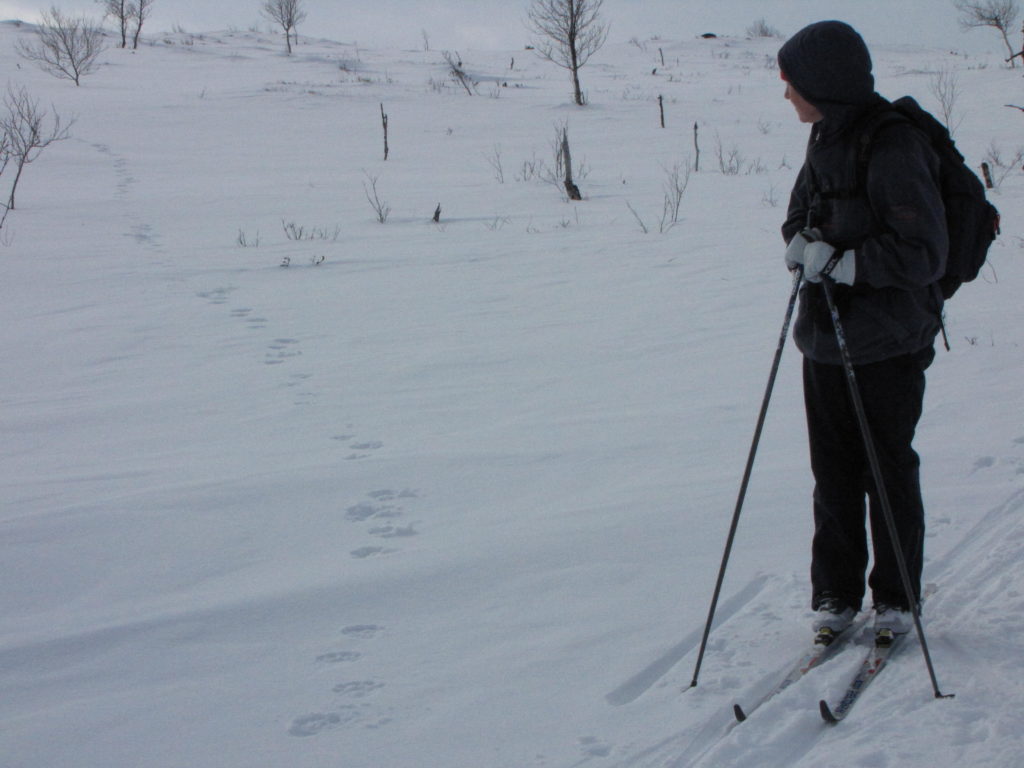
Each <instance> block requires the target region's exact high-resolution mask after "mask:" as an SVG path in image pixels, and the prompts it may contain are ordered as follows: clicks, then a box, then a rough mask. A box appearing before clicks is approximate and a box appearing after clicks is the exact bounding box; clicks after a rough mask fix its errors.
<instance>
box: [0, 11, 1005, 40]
mask: <svg viewBox="0 0 1024 768" xmlns="http://www.w3.org/2000/svg"><path fill="white" fill-rule="evenodd" d="M53 4H54V2H53V1H51V0H45V1H42V0H41V1H39V2H36V1H33V0H0V19H23V20H25V21H35V20H37V19H38V17H39V12H40V11H41V10H44V9H46V8H49V7H50V6H51V5H53ZM55 4H56V5H57V7H58V8H60V9H61V10H62V11H63V12H65V13H76V14H79V13H84V14H90V15H97V14H98V12H99V3H98V2H96V0H55ZM261 4H262V3H261V2H260V0H156V2H155V4H154V6H153V15H152V17H151V18H150V20H149V22H148V27H149V30H148V31H149V32H150V33H151V34H152V33H161V32H166V31H170V30H172V29H174V28H176V27H181V28H183V29H185V30H187V31H189V32H212V31H215V30H223V29H228V28H235V29H248V28H250V27H252V26H254V25H257V26H259V27H261V28H265V27H267V25H268V22H267V21H266V20H265V19H263V18H262V17H261V15H260V12H259V9H260V6H261ZM368 5H370V6H371V8H369V9H368V8H367V6H368ZM528 5H529V2H528V0H433V1H432V2H430V3H424V2H423V0H374V2H373V3H367V2H366V0H306V3H305V7H306V12H307V18H306V21H305V23H304V25H303V26H302V28H301V33H302V34H305V35H314V36H317V37H326V38H330V39H333V40H338V41H342V42H354V43H359V44H360V45H363V46H369V47H401V48H418V49H422V48H423V47H424V45H425V41H426V42H427V43H429V46H430V47H431V48H433V49H446V48H448V49H451V48H456V49H516V48H520V47H522V46H523V45H525V44H527V43H529V37H530V36H529V33H528V32H527V30H526V26H525V23H524V22H525V17H526V9H527V7H528ZM425 6H426V7H425ZM602 15H603V16H604V17H605V18H606V20H607V21H609V22H610V23H611V39H612V40H615V41H619V42H627V41H629V40H630V39H631V38H633V37H637V38H639V39H647V38H650V37H653V36H655V35H659V34H660V35H662V36H665V37H671V38H679V37H686V36H689V35H691V34H692V35H698V34H701V33H703V32H717V33H720V34H732V35H736V34H742V33H743V31H744V30H745V29H746V27H747V26H749V25H750V24H751V23H752V22H754V21H755V20H756V19H758V18H761V17H764V18H765V19H766V20H767V21H768V23H769V24H770V25H772V26H773V27H776V28H777V29H779V30H780V31H781V32H783V33H785V34H791V33H793V32H795V31H796V30H797V29H799V28H800V27H801V26H803V25H804V24H807V23H809V22H811V21H817V20H820V19H823V18H840V19H843V20H845V21H848V22H850V23H851V24H853V25H854V26H855V27H858V28H859V29H861V31H862V32H863V33H864V34H865V37H866V38H867V40H868V42H869V44H871V43H875V44H900V43H913V44H919V45H925V46H939V47H950V46H955V47H957V48H959V49H966V50H970V51H977V52H980V51H981V50H984V49H993V50H994V49H995V48H996V47H997V45H998V38H997V37H996V34H995V32H994V31H991V30H985V31H973V32H969V33H965V32H963V31H962V30H960V28H959V26H958V24H957V20H956V12H955V11H954V9H953V7H952V2H951V0H858V2H856V3H853V2H850V0H788V1H787V2H784V3H783V2H779V3H771V2H765V0H720V1H719V2H716V3H684V2H682V0H605V3H604V6H603V9H602Z"/></svg>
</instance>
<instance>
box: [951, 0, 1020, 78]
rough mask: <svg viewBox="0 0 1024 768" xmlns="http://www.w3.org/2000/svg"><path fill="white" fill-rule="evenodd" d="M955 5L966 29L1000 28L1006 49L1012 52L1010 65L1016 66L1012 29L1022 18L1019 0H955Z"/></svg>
mask: <svg viewBox="0 0 1024 768" xmlns="http://www.w3.org/2000/svg"><path fill="white" fill-rule="evenodd" d="M953 5H954V6H956V9H957V10H958V11H960V26H961V27H963V28H964V29H978V28H980V27H992V28H993V29H995V30H998V31H999V34H1000V35H1001V36H1002V38H1003V43H1004V44H1005V45H1006V50H1007V51H1009V52H1010V58H1009V59H1008V61H1009V62H1010V66H1011V67H1015V66H1016V62H1015V58H1014V50H1013V45H1012V44H1011V43H1010V30H1011V29H1013V28H1015V27H1016V25H1017V19H1018V18H1020V5H1019V4H1018V2H1017V0H953Z"/></svg>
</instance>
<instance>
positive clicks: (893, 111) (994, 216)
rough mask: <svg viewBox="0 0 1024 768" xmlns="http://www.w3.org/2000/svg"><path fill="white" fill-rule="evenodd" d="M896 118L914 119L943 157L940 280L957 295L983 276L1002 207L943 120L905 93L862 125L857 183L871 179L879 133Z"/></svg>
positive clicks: (945, 291)
mask: <svg viewBox="0 0 1024 768" xmlns="http://www.w3.org/2000/svg"><path fill="white" fill-rule="evenodd" d="M896 122H910V123H911V125H913V126H914V127H916V128H917V129H919V130H920V131H921V132H923V133H924V134H925V135H926V136H927V137H928V140H929V142H930V143H931V146H932V149H933V150H934V151H935V153H936V154H937V155H938V157H939V192H940V194H941V195H942V202H943V205H945V208H946V228H947V230H948V234H949V256H948V258H947V260H946V273H945V275H943V276H942V277H941V278H940V279H939V282H938V287H939V290H940V291H941V293H942V298H943V299H948V298H950V297H951V296H952V295H953V294H954V293H956V290H957V288H959V287H960V285H961V284H962V283H967V282H970V281H971V280H974V278H976V277H977V276H978V272H980V271H981V267H982V265H984V263H985V257H986V255H987V254H988V249H989V246H991V245H992V241H993V240H995V238H996V235H998V234H999V211H998V210H997V209H996V207H995V206H994V205H992V204H991V203H990V202H989V201H988V200H986V199H985V187H984V185H983V184H982V183H981V180H980V179H978V177H977V176H976V175H975V174H974V172H973V171H972V170H971V169H970V168H969V167H968V166H967V164H966V163H965V162H964V157H963V155H961V154H960V152H959V151H958V150H957V148H956V144H954V143H953V138H952V136H950V135H949V131H948V130H947V129H946V126H944V125H943V124H942V123H940V122H939V121H938V120H936V119H935V117H933V116H932V115H931V113H929V112H927V111H925V110H924V109H922V108H921V106H920V105H919V104H918V103H917V102H916V101H914V99H913V98H911V97H910V96H904V97H902V98H900V99H896V101H893V102H891V103H886V105H885V106H884V107H882V108H880V109H879V110H878V111H876V112H874V113H873V114H872V115H870V116H869V117H868V118H867V119H866V121H865V122H864V124H863V126H862V127H861V128H860V129H859V130H860V134H859V135H858V137H857V139H856V144H857V176H856V178H857V186H858V188H860V189H863V188H864V185H865V184H866V183H867V182H866V180H867V165H868V160H869V159H870V155H871V143H872V141H873V140H874V137H875V134H877V133H878V131H879V130H880V129H881V128H882V127H884V126H886V125H891V124H893V123H896Z"/></svg>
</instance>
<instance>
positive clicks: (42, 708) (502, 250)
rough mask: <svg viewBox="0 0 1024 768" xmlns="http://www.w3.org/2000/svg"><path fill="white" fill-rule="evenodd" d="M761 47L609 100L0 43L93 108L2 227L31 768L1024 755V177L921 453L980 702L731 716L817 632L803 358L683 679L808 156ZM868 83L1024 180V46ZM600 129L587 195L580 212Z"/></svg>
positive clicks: (913, 699) (474, 71) (440, 79)
mask: <svg viewBox="0 0 1024 768" xmlns="http://www.w3.org/2000/svg"><path fill="white" fill-rule="evenodd" d="M752 20H753V19H751V20H750V21H752ZM769 21H771V19H770V18H769ZM879 23H880V24H881V23H883V22H882V21H879ZM732 31H733V36H727V37H721V38H719V39H717V40H701V39H696V38H693V37H692V36H689V35H681V34H680V35H677V36H675V37H673V36H672V35H671V31H670V30H658V29H651V30H650V34H651V35H654V34H656V33H658V32H660V33H661V34H662V37H660V38H654V37H650V38H648V39H636V40H634V41H633V42H626V41H624V40H614V41H613V42H610V43H609V44H608V45H607V46H606V48H605V49H604V50H603V51H602V52H601V54H600V55H598V56H597V57H595V58H594V59H593V61H592V62H591V63H590V64H589V65H588V66H587V67H586V68H585V69H584V71H583V86H584V90H585V91H586V93H587V95H588V98H589V102H590V103H589V105H588V106H587V107H585V108H578V107H574V106H573V105H572V104H571V92H570V86H569V83H568V78H567V77H566V75H565V73H564V72H563V71H561V70H558V69H556V68H555V67H553V66H552V65H550V64H546V63H544V62H542V61H541V60H539V59H538V58H537V57H535V56H533V55H531V53H530V52H528V51H525V50H510V51H486V52H484V51H471V50H463V51H461V54H462V61H463V65H464V67H465V69H466V71H467V72H468V73H469V75H470V76H471V77H472V78H473V80H474V81H475V83H476V85H475V92H474V94H473V95H469V94H468V93H467V91H466V90H465V89H464V88H463V87H462V86H461V85H459V84H458V83H457V82H455V81H453V80H452V79H451V78H450V77H449V75H448V71H447V67H446V65H445V64H444V61H443V58H442V55H441V52H440V51H436V50H435V51H424V50H418V51H413V50H397V49H396V50H379V49H373V48H364V47H359V48H357V47H355V46H353V45H350V44H343V43H337V42H331V41H327V40H318V39H307V38H303V39H302V41H301V43H300V45H299V46H298V48H297V50H296V53H295V54H294V55H293V56H291V57H287V56H285V55H283V51H282V48H283V46H282V42H281V40H280V39H278V38H276V37H273V36H269V35H267V36H261V35H259V34H257V33H252V32H211V33H208V34H203V35H188V34H184V33H177V34H167V35H156V34H154V36H153V37H152V38H151V39H150V40H149V41H148V43H147V44H146V45H145V46H143V47H142V48H141V49H140V50H139V51H138V52H135V53H132V52H130V51H123V50H118V49H111V50H108V51H107V52H106V53H104V55H103V57H102V62H103V63H102V66H101V68H100V69H99V71H98V72H96V73H95V74H92V75H89V76H87V77H86V78H85V79H83V81H82V86H81V87H79V88H76V87H74V85H73V84H71V83H69V82H67V81H59V80H56V79H54V78H52V77H49V76H48V75H46V74H44V73H43V72H41V71H39V70H38V69H35V68H33V67H32V66H30V65H29V64H28V63H26V62H24V61H22V60H21V59H19V58H18V57H17V56H16V54H15V52H14V45H15V41H16V40H18V39H26V38H27V37H28V36H30V35H31V34H32V33H31V30H30V29H29V28H28V27H26V26H25V25H16V24H10V23H8V24H2V25H0V67H2V70H3V72H4V73H6V76H7V79H8V81H9V82H10V83H11V84H12V85H13V86H16V87H20V86H24V87H26V88H27V89H28V90H29V91H30V92H31V93H32V95H33V96H34V97H36V98H37V99H38V100H39V102H40V104H41V106H43V107H46V108H48V109H51V110H56V111H57V112H58V113H60V114H61V115H62V116H65V117H72V116H73V117H75V118H76V121H75V123H74V125H73V127H72V129H71V138H70V139H68V140H67V141H63V142H60V143H58V144H54V145H52V146H51V147H49V148H47V149H46V151H45V152H44V153H43V154H42V155H41V156H40V158H39V159H38V161H36V162H35V163H33V164H32V165H31V166H29V167H28V169H27V170H26V173H25V176H24V178H23V179H22V181H21V184H20V186H19V188H18V192H19V194H18V200H17V209H16V210H14V211H12V212H11V214H10V216H9V217H8V219H7V223H6V225H5V226H4V228H3V229H2V230H0V263H2V266H3V279H2V281H0V325H2V327H3V335H2V337H0V338H2V342H0V344H2V346H0V370H2V381H3V383H4V386H3V390H2V392H0V458H2V460H0V577H2V583H3V586H4V588H3V590H2V594H0V616H3V622H2V623H0V691H2V695H0V765H2V766H3V768H94V767H95V768H140V767H143V766H144V767H145V768H183V767H185V766H188V767H189V768H200V767H202V768H205V767H207V766H209V767H210V768H213V767H214V766H216V767H217V768H243V767H245V768H249V767H250V766H268V767H275V768H276V767H279V766H280V767H282V768H283V767H284V766H287V767H288V768H320V767H321V766H322V767H324V768H327V767H328V766H329V767H331V768H337V767H340V766H343V767H344V768H377V767H382V768H383V767H387V768H433V767H434V766H443V767H444V768H452V767H458V768H530V767H531V766H537V767H540V766H544V767H545V768H569V766H582V765H586V766H593V767H594V768H603V767H605V766H607V768H613V767H614V768H626V767H627V766H628V767H630V768H634V767H635V768H640V767H643V768H647V767H653V766H674V767H675V768H682V767H684V766H702V767H703V768H711V767H713V766H714V767H720V766H734V765H735V766H739V765H751V766H753V765H756V766H760V767H763V768H770V767H772V766H787V768H791V767H793V766H801V767H802V768H808V767H809V766H815V768H822V767H823V766H834V767H835V768H840V767H841V768H848V767H849V766H865V767H866V766H872V767H881V766H894V767H895V766H900V768H908V767H909V768H918V767H920V768H925V767H926V766H927V767H928V768H932V767H934V766H945V765H963V766H983V765H985V766H988V765H991V766H996V765H998V766H1024V758H1022V757H1021V753H1022V750H1024V738H1022V737H1021V733H1020V727H1019V719H1020V718H1019V714H1018V713H1019V711H1020V709H1021V708H1022V707H1024V684H1022V683H1021V682H1020V679H1019V678H1020V674H1019V672H1020V668H1021V664H1022V662H1024V644H1022V642H1021V640H1020V638H1021V637H1022V636H1024V569H1022V568H1021V564H1020V561H1021V556H1022V554H1024V527H1022V526H1021V516H1022V512H1024V420H1022V418H1021V414H1022V413H1024V386H1022V381H1024V353H1022V344H1024V310H1022V309H1021V298H1020V297H1021V295H1022V292H1024V259H1022V253H1024V252H1022V247H1024V239H1022V238H1024V229H1022V225H1021V222H1022V220H1024V173H1021V171H1020V169H1019V168H1018V167H1017V166H1016V165H1014V166H1013V167H1007V168H1006V169H1005V172H1003V171H1000V173H999V174H998V175H999V176H1001V177H1003V178H1002V180H1001V185H1000V188H999V189H998V190H995V191H994V192H993V193H992V199H993V201H994V202H995V204H996V205H997V206H998V207H999V208H1000V209H1001V211H1002V213H1003V222H1004V226H1003V235H1002V237H1001V238H1000V239H999V241H998V242H997V243H996V244H995V246H994V248H993V251H992V253H991V256H990V265H989V266H988V267H986V271H985V273H984V274H983V278H982V279H979V280H978V281H976V282H975V283H973V284H971V285H969V286H966V287H965V288H963V289H962V290H961V292H960V293H959V294H958V295H957V296H956V298H955V299H954V301H953V302H952V303H951V304H950V306H949V312H948V318H947V328H948V329H949V332H950V339H951V342H952V351H950V352H945V351H940V352H939V354H938V357H937V359H936V362H935V364H934V365H933V367H932V368H931V369H930V371H929V378H928V394H927V395H926V400H925V409H926V410H925V414H924V417H923V420H922V423H921V427H920V430H919V435H918V440H917V447H918V450H919V452H920V453H921V454H922V458H923V462H924V464H923V485H924V490H925V503H926V508H927V512H928V523H929V532H928V539H927V544H926V555H927V558H928V559H927V563H926V569H925V578H926V581H927V582H928V583H930V584H934V585H935V590H936V591H935V594H934V597H933V598H932V599H931V600H930V601H929V603H928V605H927V606H926V611H925V614H926V615H925V619H926V622H925V626H926V631H927V632H928V639H929V645H930V647H931V651H932V654H933V657H934V661H935V666H936V671H937V673H938V677H939V680H940V682H941V684H942V687H943V689H944V690H945V691H947V692H951V693H955V694H956V698H954V699H952V700H946V701H936V700H934V699H933V697H932V691H931V687H930V685H929V682H928V678H927V674H926V669H925V667H924V664H923V662H922V661H921V655H920V653H919V649H918V648H917V646H916V643H915V644H914V645H908V647H907V648H906V649H905V650H904V651H903V653H902V654H901V655H900V656H899V657H898V658H897V659H896V661H894V662H893V666H892V668H891V669H890V670H887V672H886V675H885V678H884V679H880V680H879V682H878V684H877V685H876V686H873V687H872V688H871V689H870V690H869V691H868V693H866V694H865V696H864V698H863V700H862V701H861V703H859V704H858V706H857V709H856V710H855V712H854V713H853V714H852V715H851V717H850V720H849V721H847V722H846V723H844V724H842V725H841V726H838V727H836V728H831V729H830V728H828V727H826V726H824V725H823V724H822V723H821V720H820V719H819V717H818V714H817V701H818V699H819V698H821V697H822V696H823V695H825V694H827V693H829V692H832V691H834V690H835V689H836V688H837V687H838V686H840V685H841V684H842V682H843V681H844V680H845V679H846V677H847V676H848V674H849V672H850V670H851V667H852V666H855V665H856V663H857V657H858V656H859V654H858V653H856V652H850V653H845V654H843V655H840V657H839V658H837V659H836V660H834V661H832V662H830V663H829V664H828V665H827V666H825V667H823V668H822V669H819V670H816V671H815V672H814V673H813V674H811V675H810V676H808V677H807V678H805V679H804V680H803V681H802V682H801V683H800V684H799V685H797V686H794V687H793V688H791V689H789V690H788V691H786V692H784V693H783V694H782V695H781V696H779V697H778V698H777V699H775V700H774V701H772V702H771V703H769V704H768V705H766V706H765V707H764V708H763V709H761V710H759V711H758V712H757V713H756V715H755V716H754V717H752V718H751V719H750V720H749V721H748V722H746V723H744V724H743V725H741V726H739V727H733V718H732V705H733V703H734V702H736V701H738V700H740V699H742V698H743V697H745V696H749V695H751V694H752V693H754V692H756V691H759V690H763V689H764V688H765V687H766V686H767V685H768V684H769V683H770V681H771V680H772V679H774V678H775V677H776V676H777V675H778V674H779V673H780V671H781V670H782V669H783V667H784V666H785V665H786V663H787V661H789V659H790V658H791V656H792V655H794V654H795V653H796V652H797V650H798V648H799V647H800V645H801V644H802V643H803V642H806V641H807V637H808V635H809V630H808V620H809V610H808V608H809V607H808V602H809V595H808V586H807V581H808V578H807V572H808V567H809V547H810V534H811V520H810V488H811V480H810V471H809V468H808V460H807V447H806V441H805V436H804V423H803V408H802V399H801V397H802V396H801V392H800V383H799V355H798V354H797V352H796V350H795V349H794V348H792V345H791V344H790V345H789V348H787V350H786V355H785V357H784V358H783V364H782V370H781V372H780V376H779V382H778V385H777V388H776V393H775V397H774V400H773V402H772V406H771V410H770V412H769V418H768V422H767V427H766V431H765V435H764V438H763V440H762V444H761V451H760V454H759V456H758V461H757V465H756V469H755V473H754V476H753V482H752V484H751V487H750V491H749V494H748V497H747V504H746V507H745V510H744V515H743V518H742V521H741V524H740V530H739V536H738V539H737V541H736V547H735V550H734V552H733V557H732V562H731V565H730V569H729V573H728V577H727V579H726V583H725V591H724V595H723V602H722V606H721V608H720V611H719V620H720V623H719V626H718V628H717V629H716V631H715V632H714V634H713V635H712V639H711V645H710V648H709V650H708V654H707V657H706V659H705V663H704V668H703V671H702V673H701V679H700V684H699V686H698V687H696V688H694V689H689V688H688V686H689V683H690V680H691V676H692V671H693V665H694V662H695V657H696V651H697V646H698V644H699V640H700V633H701V630H702V628H703V623H704V619H705V616H706V612H707V608H708V603H709V600H710V598H711V592H712V588H713V585H714V580H715V576H716V572H717V568H718V564H719V559H720V557H721V552H722V546H723V545H724V542H725V536H726V533H727V528H728V523H729V518H730V516H731V514H732V510H733V505H734V504H735V499H736V493H737V489H738V486H739V481H740V476H741V473H742V470H743V464H744V461H745V458H746V453H747V450H748V448H749V445H750V438H751V435H752V433H753V429H754V423H755V419H756V417H757V410H758V407H759V405H760V400H761V396H762V393H763V390H764V385H765V381H766V378H767V375H768V369H769V366H770V363H771V358H772V354H773V352H774V348H775V343H776V340H777V337H778V332H779V328H780V327H781V323H782V319H783V313H784V310H785V304H786V299H787V296H788V293H789V286H790V279H789V276H788V274H787V273H786V271H785V269H784V268H783V266H782V242H781V239H780V236H779V234H778V228H779V224H780V223H781V220H782V218H783V216H784V211H785V205H786V200H787V196H788V191H789V188H790V185H791V184H792V181H793V178H794V175H795V173H796V170H797V169H798V168H799V165H800V162H801V156H802V153H803V148H804V143H805V140H806V132H807V129H806V127H805V126H802V125H800V124H799V123H797V121H796V119H795V117H794V115H793V112H792V107H791V106H790V104H789V103H788V102H786V101H785V100H784V99H783V98H782V91H783V88H782V85H781V83H780V81H779V75H778V71H777V68H775V66H774V56H775V52H776V50H777V48H778V46H779V45H780V41H779V40H775V39H754V40H748V39H744V37H743V27H742V26H738V27H737V28H736V29H734V30H732ZM865 34H866V37H867V40H868V43H869V44H872V37H871V32H870V30H865ZM993 42H997V41H995V40H993ZM950 45H951V46H953V45H956V41H951V43H950ZM873 53H874V57H875V62H876V66H875V69H876V76H877V82H878V89H879V90H880V91H881V92H882V93H883V94H885V95H887V96H890V97H895V96H899V95H902V94H905V93H909V94H912V95H914V96H915V97H917V98H918V99H919V100H920V101H921V102H922V104H924V105H925V106H927V107H929V108H931V109H936V108H937V107H938V104H937V102H936V99H935V97H934V96H933V95H932V94H931V90H930V84H932V83H933V82H934V80H935V76H936V73H937V72H941V71H944V70H945V71H950V72H954V73H955V75H956V77H957V78H958V81H959V87H958V90H959V101H958V102H957V104H956V111H955V117H956V118H957V119H958V121H959V128H958V130H957V134H956V135H957V140H958V144H959V146H960V147H961V149H962V150H963V152H964V153H965V154H966V155H967V156H968V158H969V160H970V162H971V164H972V165H973V166H975V167H977V166H978V165H980V163H981V161H982V160H983V159H985V157H986V155H992V154H993V153H996V154H999V156H1000V157H1001V158H1002V159H1003V161H1004V162H1006V163H1009V161H1010V160H1012V158H1013V157H1014V156H1015V155H1016V154H1017V152H1018V151H1020V150H1021V149H1022V148H1024V141H1022V140H1021V138H1020V137H1021V135H1022V131H1021V129H1022V127H1024V115H1022V114H1021V113H1020V112H1019V111H1017V110H1014V109H1008V108H1006V107H1005V106H1004V105H1005V104H1008V103H1016V104H1021V103H1022V99H1024V96H1022V95H1021V88H1022V84H1024V80H1022V79H1021V75H1020V73H1021V70H1020V69H1017V70H1009V69H1006V68H1004V67H1003V66H1002V65H1001V63H1000V56H999V53H998V52H996V51H994V52H993V53H992V54H990V55H988V56H980V57H979V56H977V55H973V54H972V55H964V54H960V53H958V52H956V51H955V50H953V49H952V48H935V49H932V48H913V47H908V46H901V47H898V48H897V47H884V46H877V45H875V46H873ZM659 96H662V97H663V99H664V107H665V117H666V127H665V128H662V127H661V126H660V125H659V113H658V101H657V100H658V97H659ZM382 109H383V110H384V112H385V113H386V114H387V116H388V127H389V137H388V138H389V150H390V153H389V157H388V159H387V160H386V161H385V160H384V159H383V137H382V124H381V110H382ZM695 123H696V125H697V141H698V143H699V146H700V149H701V155H700V168H699V171H698V170H694V171H693V172H692V173H691V174H690V175H689V179H688V186H687V187H686V190H685V195H684V196H683V199H682V203H681V207H680V213H679V218H678V223H676V225H675V226H667V225H666V226H661V223H662V210H663V202H664V197H665V186H666V184H667V183H669V182H670V181H671V179H672V177H673V169H678V171H679V175H678V176H677V178H680V179H685V168H686V165H687V163H689V164H691V165H692V164H693V163H694V162H695V160H696V158H695V151H694V124H695ZM562 125H567V128H568V133H569V137H570V140H571V144H572V150H573V156H574V165H575V166H576V181H577V183H578V184H579V186H580V188H581V190H582V192H583V195H584V200H583V201H581V202H578V203H570V202H568V201H566V200H565V199H564V195H563V193H562V191H561V190H560V189H559V188H558V187H557V186H556V185H554V184H551V183H549V182H548V181H545V180H544V178H543V177H544V173H545V171H546V170H550V169H551V167H552V166H553V164H554V159H553V155H554V153H553V150H552V142H553V140H554V138H555V135H556V128H557V127H558V126H562ZM720 160H721V162H720ZM1018 165H1019V162H1018ZM0 181H2V182H4V185H5V186H4V187H3V189H4V190H6V189H7V186H6V184H7V183H8V181H9V175H7V174H5V175H4V176H3V177H0ZM374 183H375V184H376V192H377V196H378V198H377V199H378V200H379V202H380V203H381V204H382V205H381V208H382V213H383V209H389V211H388V212H387V214H386V216H382V217H383V218H386V221H385V222H384V223H381V222H379V221H378V220H377V219H378V212H377V211H376V210H375V209H374V207H373V206H372V205H371V202H370V200H369V199H368V198H369V197H372V196H373V185H374ZM438 205H440V209H441V213H440V220H439V222H438V223H434V222H432V221H431V217H432V216H433V214H434V212H435V209H436V208H437V206H438ZM667 223H668V224H670V223H671V222H667ZM645 229H646V230H647V231H646V232H645V231H644V230H645ZM660 230H664V231H660Z"/></svg>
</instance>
